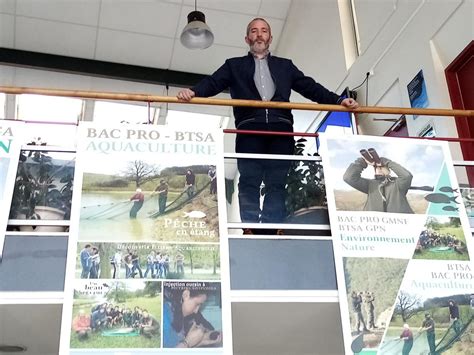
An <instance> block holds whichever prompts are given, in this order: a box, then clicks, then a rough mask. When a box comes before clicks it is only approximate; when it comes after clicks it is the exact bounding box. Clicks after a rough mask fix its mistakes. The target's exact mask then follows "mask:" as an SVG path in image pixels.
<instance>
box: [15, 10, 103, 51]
mask: <svg viewBox="0 0 474 355" xmlns="http://www.w3.org/2000/svg"><path fill="white" fill-rule="evenodd" d="M15 25H16V36H15V42H16V48H17V49H23V50H28V51H35V52H42V53H52V54H59V55H67V56H71V57H80V58H93V56H94V46H95V40H96V30H95V29H94V28H92V27H88V26H81V25H74V24H68V23H62V22H54V21H46V20H38V19H32V18H27V17H22V16H17V18H16V24H15Z"/></svg>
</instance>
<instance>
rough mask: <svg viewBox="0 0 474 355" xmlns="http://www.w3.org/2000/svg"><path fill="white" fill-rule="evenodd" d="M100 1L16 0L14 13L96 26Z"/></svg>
mask: <svg viewBox="0 0 474 355" xmlns="http://www.w3.org/2000/svg"><path fill="white" fill-rule="evenodd" d="M99 8H100V2H99V1H98V0H88V1H84V0H61V1H38V0H21V1H18V3H17V7H16V14H17V15H22V16H28V17H35V18H41V19H45V20H56V21H62V22H71V23H75V24H80V25H89V26H97V21H98V18H99Z"/></svg>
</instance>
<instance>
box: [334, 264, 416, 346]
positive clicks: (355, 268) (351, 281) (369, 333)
mask: <svg viewBox="0 0 474 355" xmlns="http://www.w3.org/2000/svg"><path fill="white" fill-rule="evenodd" d="M343 263H344V275H345V281H346V285H347V288H346V291H347V302H348V305H349V313H350V324H351V335H352V337H353V339H354V340H355V339H359V340H360V339H362V340H363V347H364V348H377V346H379V344H380V342H381V341H382V338H383V334H384V332H385V329H386V328H387V325H388V323H389V321H390V317H391V315H392V312H393V300H394V299H395V297H396V295H397V293H398V290H399V288H400V285H401V283H402V279H403V275H404V273H405V269H406V266H407V264H408V260H403V259H388V258H343Z"/></svg>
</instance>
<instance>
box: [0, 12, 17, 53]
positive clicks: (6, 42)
mask: <svg viewBox="0 0 474 355" xmlns="http://www.w3.org/2000/svg"><path fill="white" fill-rule="evenodd" d="M14 29H15V16H13V15H5V14H0V47H13V44H14V35H13V34H14Z"/></svg>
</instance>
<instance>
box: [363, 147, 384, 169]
mask: <svg viewBox="0 0 474 355" xmlns="http://www.w3.org/2000/svg"><path fill="white" fill-rule="evenodd" d="M360 154H361V155H362V156H363V157H364V159H365V160H367V161H368V162H369V163H373V164H374V165H375V166H382V161H381V160H380V157H379V155H378V154H377V152H376V150H375V149H374V148H369V149H361V150H360Z"/></svg>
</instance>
